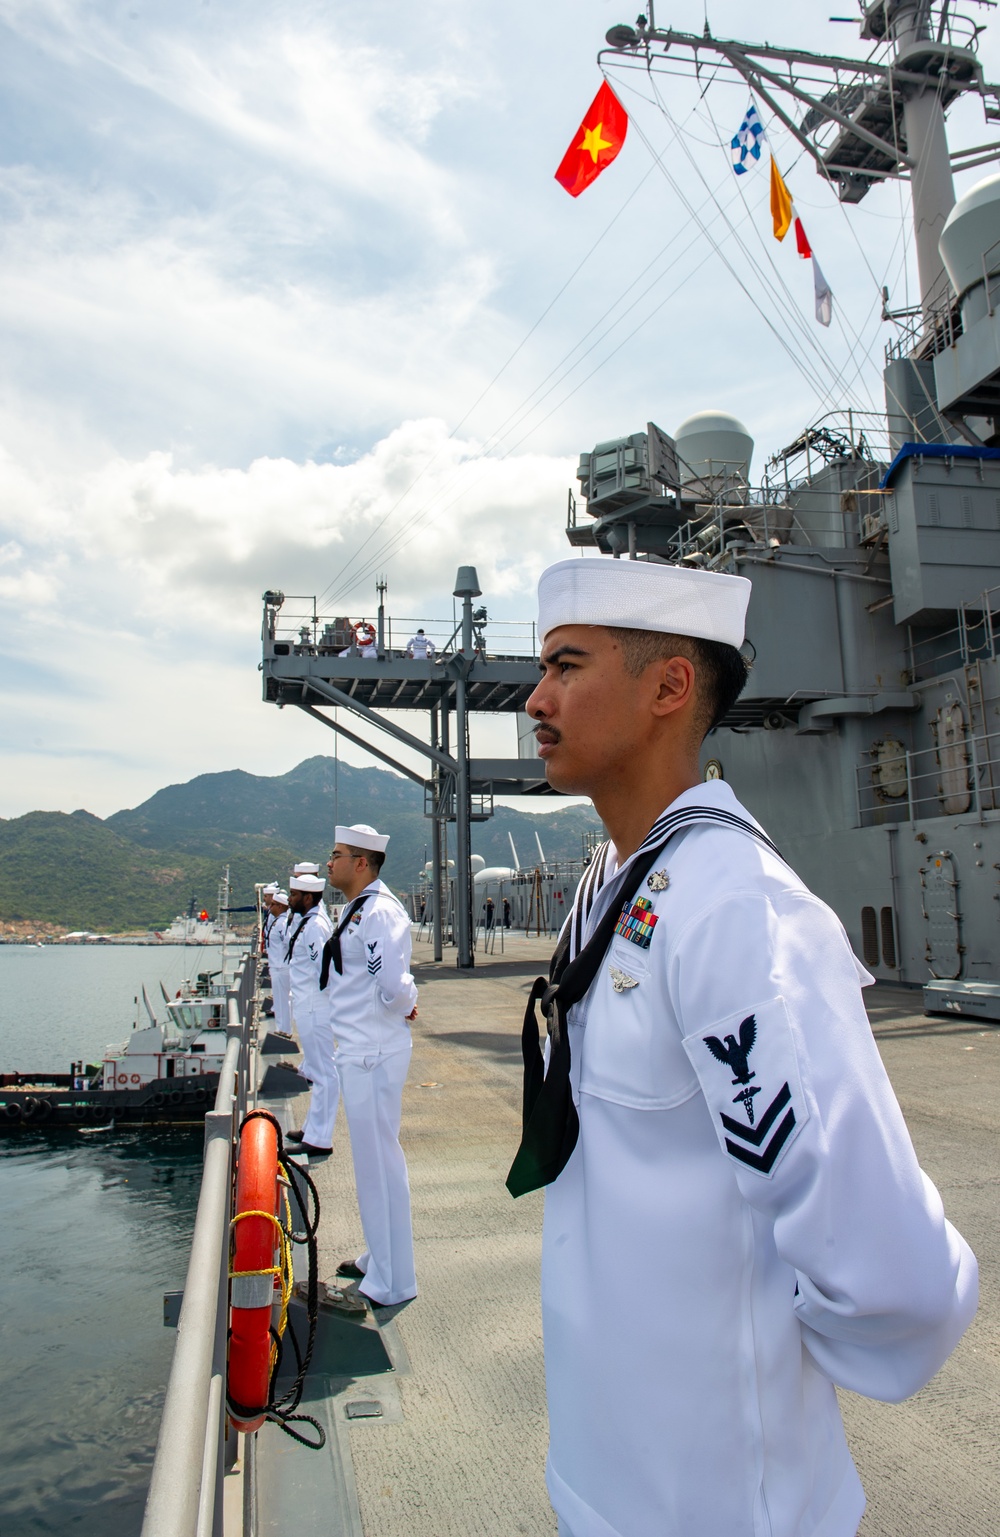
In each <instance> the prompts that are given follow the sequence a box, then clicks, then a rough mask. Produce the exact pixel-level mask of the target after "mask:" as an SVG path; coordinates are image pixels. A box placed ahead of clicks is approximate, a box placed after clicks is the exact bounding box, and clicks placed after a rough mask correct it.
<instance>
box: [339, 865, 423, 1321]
mask: <svg viewBox="0 0 1000 1537" xmlns="http://www.w3.org/2000/svg"><path fill="white" fill-rule="evenodd" d="M366 889H367V891H368V892H369V893H370V895H369V897H368V901H367V902H366V903H365V905H364V907H362V908H361V910H360V911H359V912H358V913H356V914H355V915H354V918H353V919H352V921H351V922H350V923H349V924H348V926H347V928H346V929H345V931H344V933H343V934H342V935H341V954H342V964H343V973H342V975H340V976H337V975H336V973H335V972H333V971H331V973H330V980H329V984H328V991H329V994H330V1017H331V1021H332V1025H333V1033H334V1036H335V1037H336V1041H337V1056H336V1061H337V1070H338V1072H339V1074H340V1088H341V1093H342V1095H343V1099H344V1110H345V1111H346V1113H347V1125H348V1128H349V1130H350V1134H351V1156H352V1158H353V1161H354V1179H355V1185H356V1188H357V1196H358V1210H359V1212H360V1214H361V1226H362V1230H363V1232H364V1235H365V1245H366V1248H365V1252H364V1253H363V1254H361V1255H360V1256H359V1258H358V1266H359V1268H360V1269H361V1270H363V1271H364V1273H365V1275H364V1280H363V1281H361V1282H360V1283H359V1290H360V1291H362V1292H364V1293H365V1295H366V1296H367V1297H370V1298H371V1299H372V1301H373V1302H381V1303H383V1304H389V1303H395V1302H406V1301H408V1300H409V1299H410V1298H411V1297H415V1296H416V1294H417V1281H416V1274H415V1269H414V1261H413V1226H412V1220H411V1215H410V1183H409V1177H408V1175H407V1170H406V1158H405V1157H404V1154H403V1149H402V1148H401V1147H400V1145H399V1126H400V1120H401V1117H402V1100H403V1085H404V1083H405V1082H406V1075H407V1073H408V1071H409V1067H410V1054H411V1052H412V1049H413V1043H412V1040H411V1038H410V1028H409V1025H408V1024H407V1022H406V1016H407V1014H410V1013H412V1011H413V1009H414V1008H415V1006H416V1002H417V989H416V984H415V983H414V981H413V977H412V976H411V974H410V950H411V940H410V920H409V917H408V915H407V913H406V911H405V909H404V908H403V906H402V904H401V903H400V902H399V901H398V900H397V898H396V897H394V896H393V894H392V892H391V891H389V889H388V887H386V886H384V885H383V884H382V882H381V881H373V882H372V883H371V885H370V886H368V887H367V888H366Z"/></svg>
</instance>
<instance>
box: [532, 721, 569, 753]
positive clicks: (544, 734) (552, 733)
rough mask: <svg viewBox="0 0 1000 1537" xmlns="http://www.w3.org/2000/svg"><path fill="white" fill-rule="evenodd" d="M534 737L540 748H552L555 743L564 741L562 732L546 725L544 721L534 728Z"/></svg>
mask: <svg viewBox="0 0 1000 1537" xmlns="http://www.w3.org/2000/svg"><path fill="white" fill-rule="evenodd" d="M533 735H534V738H535V741H536V742H537V743H538V745H539V747H543V746H544V747H551V746H552V745H553V744H554V743H555V742H560V741H562V732H561V731H557V730H556V728H555V726H548V725H546V724H545V722H544V721H540V722H539V724H538V725H537V726H536V727H535V728H534V732H533Z"/></svg>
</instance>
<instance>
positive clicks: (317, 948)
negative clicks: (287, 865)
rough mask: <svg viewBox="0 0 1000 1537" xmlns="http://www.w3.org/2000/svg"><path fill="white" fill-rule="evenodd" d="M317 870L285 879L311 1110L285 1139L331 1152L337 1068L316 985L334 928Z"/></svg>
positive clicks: (289, 958) (288, 955)
mask: <svg viewBox="0 0 1000 1537" xmlns="http://www.w3.org/2000/svg"><path fill="white" fill-rule="evenodd" d="M325 885H326V882H325V881H324V879H323V877H322V876H321V875H293V876H292V878H291V880H290V881H289V883H288V887H289V892H288V900H289V905H290V909H291V912H292V915H293V916H292V918H291V920H290V921H289V923H288V927H287V940H288V943H287V945H286V947H285V962H286V964H287V966H288V976H289V985H290V989H291V1000H292V1013H293V1014H294V1016H295V1025H296V1029H297V1030H298V1033H299V1042H300V1044H301V1046H302V1068H301V1071H302V1073H303V1075H304V1076H305V1077H307V1078H308V1079H309V1080H310V1082H311V1084H312V1093H311V1094H310V1096H309V1113H308V1115H307V1116H306V1121H305V1125H304V1126H303V1128H302V1131H301V1133H299V1134H298V1135H296V1134H295V1133H294V1132H292V1133H289V1139H290V1140H292V1141H297V1142H299V1143H300V1144H301V1147H302V1151H303V1152H306V1153H317V1154H319V1153H329V1152H330V1150H331V1148H332V1146H333V1127H334V1122H335V1121H336V1118H337V1103H338V1100H339V1097H340V1090H339V1084H338V1080H337V1069H336V1066H335V1065H334V1061H333V1051H332V1042H331V1041H330V1023H329V1020H330V1009H329V1003H328V1001H327V998H326V995H325V994H324V993H323V992H322V991H321V989H320V970H321V968H322V964H323V946H324V945H325V944H326V941H327V940H328V939H329V937H330V935H331V934H332V933H333V924H332V923H331V921H330V915H329V913H328V912H327V910H326V908H325V907H324V906H323V889H324V887H325Z"/></svg>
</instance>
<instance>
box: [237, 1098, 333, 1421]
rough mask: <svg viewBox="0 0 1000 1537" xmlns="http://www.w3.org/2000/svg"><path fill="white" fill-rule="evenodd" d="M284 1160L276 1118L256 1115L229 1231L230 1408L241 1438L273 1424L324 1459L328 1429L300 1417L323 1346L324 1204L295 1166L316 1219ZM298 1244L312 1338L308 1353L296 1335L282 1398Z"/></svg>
mask: <svg viewBox="0 0 1000 1537" xmlns="http://www.w3.org/2000/svg"><path fill="white" fill-rule="evenodd" d="M283 1156H284V1155H283V1150H282V1139H281V1128H280V1126H279V1125H278V1122H277V1121H276V1120H275V1118H274V1116H273V1115H270V1114H269V1113H268V1112H267V1111H266V1110H251V1112H250V1114H249V1115H248V1116H246V1117H245V1119H244V1121H243V1124H242V1126H241V1127H240V1141H239V1150H238V1162H237V1165H236V1196H235V1214H234V1216H233V1219H232V1223H231V1224H230V1262H229V1276H230V1288H231V1290H230V1307H231V1313H230V1329H229V1363H228V1371H227V1380H226V1405H227V1408H228V1410H229V1419H230V1423H231V1424H232V1425H233V1427H234V1429H236V1430H242V1431H246V1432H252V1431H255V1430H258V1429H259V1428H260V1426H261V1425H263V1423H264V1421H265V1420H273V1421H274V1423H275V1424H277V1425H280V1427H281V1429H282V1430H284V1431H285V1432H286V1433H287V1434H288V1435H290V1436H291V1437H292V1438H293V1439H294V1440H296V1441H299V1442H301V1444H302V1445H303V1446H307V1447H309V1448H310V1450H312V1451H319V1450H320V1449H321V1448H322V1447H323V1446H325V1445H326V1432H325V1430H324V1429H323V1427H322V1425H320V1423H319V1421H318V1420H316V1419H314V1418H313V1416H312V1415H310V1414H296V1413H295V1412H294V1411H295V1410H296V1409H297V1408H298V1406H299V1402H300V1400H301V1397H302V1389H303V1387H304V1384H305V1377H306V1373H307V1371H308V1370H309V1362H310V1360H311V1358H312V1352H313V1346H314V1344H315V1339H316V1321H317V1311H318V1297H317V1289H318V1286H317V1270H318V1257H317V1246H316V1233H317V1230H318V1228H319V1196H318V1194H317V1192H316V1187H315V1185H314V1184H313V1182H312V1180H311V1178H310V1177H309V1174H308V1173H307V1172H306V1170H305V1169H303V1168H302V1167H301V1165H299V1164H292V1165H291V1167H293V1168H294V1169H295V1170H296V1173H297V1175H298V1177H299V1178H300V1179H301V1180H302V1181H303V1183H304V1185H305V1187H306V1188H307V1189H308V1191H309V1193H310V1195H311V1197H312V1206H313V1211H312V1214H311V1215H310V1214H309V1213H308V1212H307V1210H306V1205H305V1204H304V1199H303V1196H302V1194H301V1193H300V1190H299V1187H298V1185H297V1184H296V1183H295V1182H293V1181H292V1180H291V1178H290V1177H289V1173H288V1170H287V1169H286V1168H285V1165H284V1163H283V1162H282V1158H283ZM290 1162H291V1161H290V1160H289V1163H290ZM282 1187H284V1188H282ZM289 1190H291V1191H292V1193H293V1194H294V1196H295V1199H296V1203H297V1205H298V1206H299V1208H300V1210H301V1213H302V1220H303V1223H304V1224H305V1232H304V1233H295V1232H293V1226H292V1211H291V1206H290V1204H289V1199H288V1191H289ZM279 1212H280V1218H279ZM293 1243H305V1244H306V1245H307V1247H308V1251H309V1282H308V1300H307V1304H306V1311H307V1317H308V1323H309V1334H308V1339H307V1341H306V1344H305V1348H304V1350H303V1349H302V1347H301V1346H300V1345H299V1342H298V1341H297V1340H296V1338H295V1333H294V1330H291V1331H290V1332H291V1335H292V1344H293V1346H294V1347H295V1357H296V1362H297V1367H298V1370H297V1374H296V1377H295V1381H294V1382H293V1383H292V1386H291V1388H290V1389H289V1390H288V1391H287V1392H285V1393H283V1394H282V1395H281V1396H280V1397H279V1398H276V1397H275V1384H276V1382H277V1377H278V1371H279V1368H280V1365H281V1346H282V1340H283V1338H284V1334H285V1329H286V1326H287V1324H288V1304H289V1301H290V1300H291V1295H292V1244H293ZM276 1293H277V1299H278V1302H279V1313H278V1322H277V1326H276V1327H272V1324H271V1310H272V1304H273V1302H274V1300H275V1294H276ZM291 1421H301V1422H305V1423H308V1424H309V1425H311V1426H312V1427H313V1430H314V1431H315V1433H316V1440H315V1441H311V1440H309V1439H308V1438H307V1437H306V1436H304V1435H302V1434H301V1433H300V1432H299V1431H298V1430H293V1429H292V1426H291V1423H290V1422H291Z"/></svg>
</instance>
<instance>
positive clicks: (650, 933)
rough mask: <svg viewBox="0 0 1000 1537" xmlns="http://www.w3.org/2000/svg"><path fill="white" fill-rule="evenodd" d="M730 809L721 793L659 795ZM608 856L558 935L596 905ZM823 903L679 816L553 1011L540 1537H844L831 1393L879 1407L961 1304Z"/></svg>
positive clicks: (933, 1358) (962, 1269)
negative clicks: (560, 1048) (561, 1029)
mask: <svg viewBox="0 0 1000 1537" xmlns="http://www.w3.org/2000/svg"><path fill="white" fill-rule="evenodd" d="M686 806H709V807H711V808H715V809H716V810H717V811H719V812H721V813H722V814H723V816H724V815H725V814H726V813H729V814H735V815H739V816H742V817H744V818H745V819H746V820H752V819H750V818H749V816H748V814H747V813H746V812H745V811H744V810H743V808H742V807H741V806H740V805H739V803H738V802H737V801H736V799H735V797H734V795H733V794H732V791H731V790H730V789H729V787H728V786H727V785H725V784H723V783H721V782H716V783H714V784H704V785H699V786H697V788H695V789H693V790H690V791H687V792H685V794H684V795H682V796H681V797H679V799H678V800H677V801H675V802H674V804H673V806H672V807H671V808H670V810H671V812H673V811H675V810H677V809H679V808H684V807H686ZM615 874H616V870H615V860H614V851H613V849H612V850H611V855H610V859H609V862H608V869H607V871H606V873H605V881H604V885H603V887H602V888H601V890H600V891H599V893H598V894H597V896H596V898H595V899H594V901H593V906H592V908H591V911H590V915H589V919H588V920H587V923H586V926H585V929H584V936H585V935H586V933H588V932H592V931H593V928H594V926H595V924H596V923H597V921H598V920H599V918H600V916H601V914H602V913H603V912H604V911H605V910H606V908H607V906H608V905H609V904H610V903H611V902H613V901H614V900H615V897H614V891H615V887H616V881H615ZM871 980H872V979H871V978H870V977H868V975H867V973H865V972H864V971H862V969H861V967H860V965H859V964H858V963H857V962H856V961H855V958H854V956H853V955H852V952H851V949H850V945H849V943H848V939H847V936H846V934H845V932H844V930H843V928H842V926H841V924H840V922H839V921H838V919H837V918H836V917H835V915H834V914H833V913H832V912H831V911H830V909H829V908H827V907H826V906H825V905H824V904H823V903H822V902H821V901H819V900H818V899H817V898H816V897H814V896H813V895H812V894H811V893H810V892H809V891H808V890H807V889H806V888H805V886H803V884H802V882H801V881H799V880H798V878H797V877H796V876H795V875H794V874H793V872H792V871H791V870H790V869H789V868H788V867H787V866H786V865H785V864H784V863H783V862H782V861H781V860H780V859H779V858H777V857H776V856H775V855H774V854H773V853H771V851H770V850H769V849H767V848H765V847H763V846H762V845H761V844H760V843H758V842H757V841H756V840H755V839H754V838H752V837H751V836H749V835H748V834H746V833H743V832H740V831H738V830H736V829H735V828H734V827H732V826H727V825H725V824H724V823H720V822H715V823H711V824H697V825H692V826H689V827H686V828H685V829H684V830H683V831H681V832H679V833H677V834H676V835H675V836H674V838H673V839H672V841H671V842H670V843H669V844H668V845H667V847H666V848H665V850H664V851H663V854H662V856H661V857H660V859H659V860H657V862H656V863H655V865H654V868H653V870H652V871H651V872H650V874H649V876H648V877H647V879H646V881H644V883H643V884H642V885H641V886H640V888H639V891H638V892H637V894H636V897H635V898H633V900H632V902H631V903H629V904H625V910H624V911H623V914H622V916H621V918H620V920H619V923H618V929H617V931H616V934H615V937H614V939H613V941H612V944H611V947H610V951H609V954H608V956H607V958H606V960H605V962H604V963H603V965H602V969H601V971H600V972H599V973H598V976H597V978H596V980H595V981H594V983H593V984H592V986H591V988H590V991H589V992H588V994H587V995H586V997H585V998H584V999H582V1000H581V1002H580V1003H578V1004H577V1005H576V1006H575V1007H574V1008H572V1009H571V1010H570V1013H569V1030H570V1040H571V1049H572V1081H573V1089H574V1098H575V1100H576V1102H577V1106H578V1110H579V1116H580V1136H579V1141H578V1143H577V1146H576V1148H575V1150H574V1152H573V1154H572V1156H571V1158H570V1160H569V1162H568V1164H567V1165H566V1167H565V1168H564V1169H563V1171H562V1173H561V1174H560V1176H559V1177H558V1179H557V1180H555V1182H554V1183H553V1184H552V1185H550V1186H549V1188H548V1190H547V1192H546V1198H545V1218H544V1233H543V1255H542V1313H543V1326H544V1338H545V1363H546V1377H547V1387H548V1402H549V1419H550V1430H551V1439H550V1449H549V1459H548V1466H547V1481H548V1487H549V1493H550V1497H551V1499H552V1504H553V1506H554V1508H555V1511H556V1514H557V1516H558V1518H559V1522H560V1531H561V1532H563V1533H564V1534H566V1537H723V1534H724V1537H851V1534H853V1533H854V1532H855V1531H856V1530H857V1526H858V1523H859V1521H860V1519H861V1515H862V1512H863V1510H864V1503H865V1501H864V1494H863V1491H862V1488H861V1483H860V1480H859V1479H858V1475H857V1473H856V1471H855V1469H854V1465H853V1463H852V1461H851V1457H850V1453H849V1452H848V1448H847V1443H846V1439H845V1436H844V1430H843V1426H842V1423H841V1418H840V1413H839V1410H838V1406H837V1400H836V1394H835V1390H834V1384H839V1385H841V1386H843V1387H846V1388H850V1389H852V1390H853V1391H854V1392H858V1393H863V1394H867V1395H868V1396H870V1397H873V1398H880V1399H886V1400H890V1401H893V1402H895V1401H897V1400H899V1399H902V1398H905V1397H907V1396H908V1395H909V1394H911V1393H914V1392H916V1390H917V1389H918V1388H920V1387H921V1386H922V1385H923V1384H924V1383H925V1382H927V1381H928V1379H929V1378H930V1377H931V1376H932V1375H933V1374H934V1372H935V1371H937V1370H938V1368H939V1367H940V1366H941V1364H942V1363H943V1362H944V1361H945V1359H946V1358H947V1356H948V1355H949V1353H950V1351H951V1350H952V1349H953V1348H954V1346H955V1344H956V1342H957V1341H958V1339H959V1337H960V1336H961V1334H962V1333H963V1331H964V1329H965V1328H966V1326H967V1325H968V1323H969V1321H970V1319H971V1318H972V1316H973V1314H974V1312H975V1307H976V1295H977V1271H976V1262H975V1259H974V1257H973V1255H972V1253H971V1251H970V1250H969V1248H968V1246H967V1245H966V1244H965V1242H964V1240H963V1239H962V1238H961V1236H960V1235H959V1234H958V1233H957V1232H956V1231H955V1229H954V1228H953V1227H952V1226H951V1225H950V1224H949V1223H948V1222H947V1221H946V1220H945V1218H944V1213H943V1210H942V1206H941V1200H940V1197H939V1195H938V1193H937V1191H936V1190H935V1188H934V1187H933V1185H932V1184H931V1183H930V1181H929V1180H928V1179H927V1177H926V1176H925V1175H924V1174H923V1173H922V1171H921V1170H920V1168H919V1167H918V1164H917V1160H916V1156H915V1154H914V1151H913V1147H912V1145H911V1143H910V1138H909V1134H908V1132H907V1129H906V1126H905V1124H904V1121H903V1117H902V1114H901V1112H900V1110H899V1106H898V1105H897V1103H896V1099H895V1096H894V1095H893V1092H892V1089H891V1086H890V1084H889V1081H888V1078H887V1076H886V1073H885V1070H884V1068H883V1066H882V1062H881V1059H880V1057H879V1054H878V1050H877V1048H876V1045H875V1041H874V1039H873V1036H872V1032H871V1029H870V1026H869V1023H868V1019H867V1016H866V1014H865V1009H864V1005H863V1002H862V997H861V985H864V984H867V983H869V982H870V981H871Z"/></svg>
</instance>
